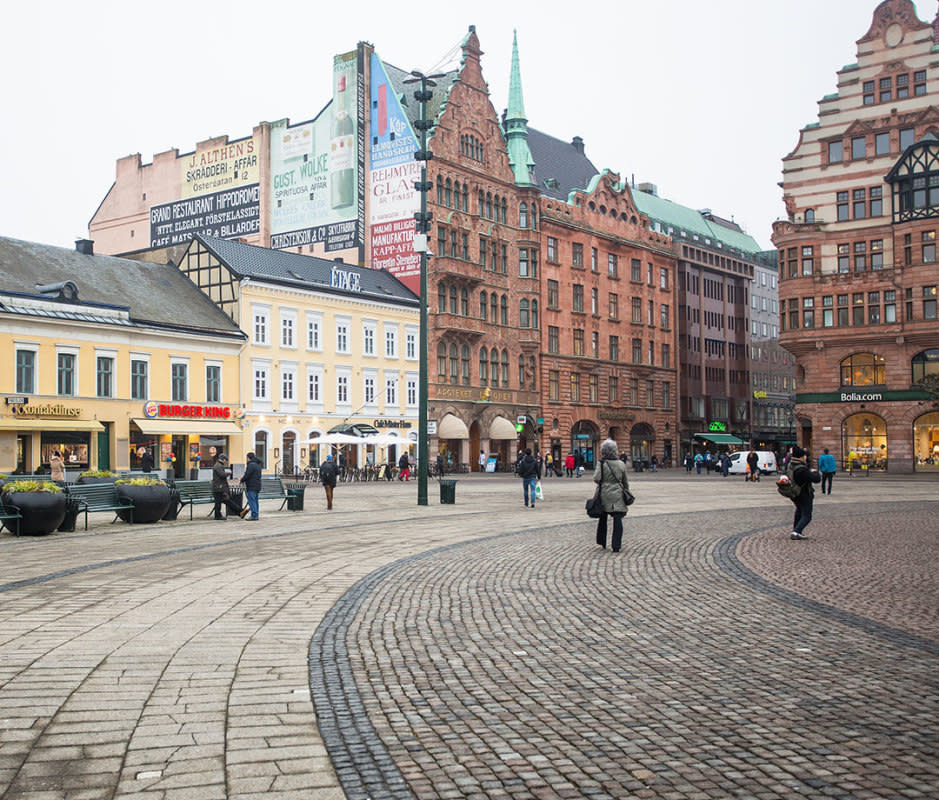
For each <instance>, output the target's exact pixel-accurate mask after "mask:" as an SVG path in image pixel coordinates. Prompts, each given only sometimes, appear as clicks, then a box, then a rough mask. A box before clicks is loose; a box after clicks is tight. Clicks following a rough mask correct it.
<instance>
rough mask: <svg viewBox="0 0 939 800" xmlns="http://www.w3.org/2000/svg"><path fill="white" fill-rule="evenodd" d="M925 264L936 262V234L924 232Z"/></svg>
mask: <svg viewBox="0 0 939 800" xmlns="http://www.w3.org/2000/svg"><path fill="white" fill-rule="evenodd" d="M922 244H923V263H924V264H932V263H933V262H934V261H935V260H936V232H935V231H923V233H922Z"/></svg>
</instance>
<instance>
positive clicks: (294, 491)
mask: <svg viewBox="0 0 939 800" xmlns="http://www.w3.org/2000/svg"><path fill="white" fill-rule="evenodd" d="M305 488H306V487H304V486H290V487H288V488H287V510H288V511H303V491H304V489H305Z"/></svg>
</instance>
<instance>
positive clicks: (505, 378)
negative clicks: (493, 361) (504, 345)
mask: <svg viewBox="0 0 939 800" xmlns="http://www.w3.org/2000/svg"><path fill="white" fill-rule="evenodd" d="M502 388H503V389H508V388H509V351H508V350H503V351H502Z"/></svg>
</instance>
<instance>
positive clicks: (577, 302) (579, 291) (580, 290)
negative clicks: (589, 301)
mask: <svg viewBox="0 0 939 800" xmlns="http://www.w3.org/2000/svg"><path fill="white" fill-rule="evenodd" d="M572 291H573V298H572V310H573V311H581V312H582V311H583V310H584V287H583V284H580V283H575V284H574V285H573V288H572Z"/></svg>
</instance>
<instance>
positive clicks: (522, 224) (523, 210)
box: [518, 203, 528, 228]
mask: <svg viewBox="0 0 939 800" xmlns="http://www.w3.org/2000/svg"><path fill="white" fill-rule="evenodd" d="M518 227H519V228H527V227H528V203H520V204H519V206H518Z"/></svg>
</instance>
